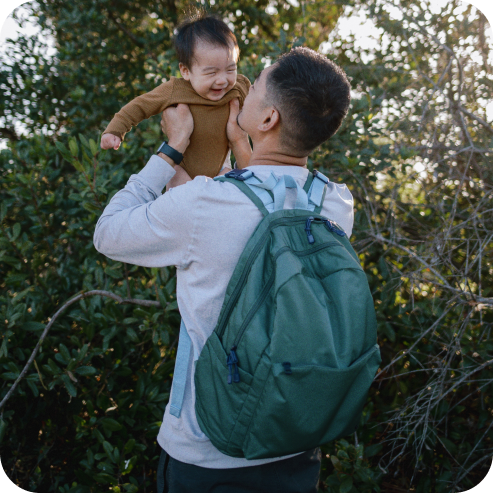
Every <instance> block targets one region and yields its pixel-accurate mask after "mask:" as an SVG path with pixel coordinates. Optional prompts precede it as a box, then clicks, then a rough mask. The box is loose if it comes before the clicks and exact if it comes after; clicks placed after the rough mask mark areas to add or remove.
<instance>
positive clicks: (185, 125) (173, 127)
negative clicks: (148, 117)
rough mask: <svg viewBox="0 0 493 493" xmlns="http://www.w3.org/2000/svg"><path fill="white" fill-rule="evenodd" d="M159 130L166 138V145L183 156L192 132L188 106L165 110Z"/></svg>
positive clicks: (182, 105)
mask: <svg viewBox="0 0 493 493" xmlns="http://www.w3.org/2000/svg"><path fill="white" fill-rule="evenodd" d="M161 130H162V131H163V132H164V133H165V134H166V135H167V136H168V144H169V145H170V146H171V147H172V148H173V149H176V150H177V151H178V152H181V153H182V154H183V153H184V152H185V150H186V148H187V147H188V144H189V143H190V135H192V132H193V116H192V113H191V112H190V109H189V107H188V105H187V104H179V105H178V106H176V107H173V106H170V107H169V108H166V109H165V110H164V111H163V116H162V118H161Z"/></svg>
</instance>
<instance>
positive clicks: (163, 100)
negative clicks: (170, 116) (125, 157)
mask: <svg viewBox="0 0 493 493" xmlns="http://www.w3.org/2000/svg"><path fill="white" fill-rule="evenodd" d="M172 92H173V80H170V81H168V82H165V83H164V84H161V85H160V86H158V87H156V88H155V89H154V90H152V91H151V92H148V93H146V94H142V95H141V96H138V97H137V98H135V99H133V100H132V101H130V103H127V104H126V105H125V106H124V107H123V108H122V109H121V110H120V111H119V112H118V113H116V114H115V116H114V117H113V119H112V120H111V122H110V123H109V125H108V126H107V127H106V129H105V131H104V132H103V138H102V139H101V147H102V148H103V149H110V148H113V149H118V146H117V147H115V145H109V142H110V141H111V142H115V141H114V140H113V139H111V138H110V137H108V135H110V136H111V135H112V136H113V137H115V138H117V139H120V143H121V141H122V140H123V138H124V137H125V134H126V133H127V132H129V131H130V129H131V128H132V127H135V126H137V125H138V124H139V123H140V122H141V121H142V120H146V119H147V118H150V117H151V116H154V115H157V114H159V113H161V112H162V111H163V110H164V109H166V108H167V107H168V106H169V104H170V101H171V94H172ZM103 139H105V145H107V147H103ZM118 145H119V143H118Z"/></svg>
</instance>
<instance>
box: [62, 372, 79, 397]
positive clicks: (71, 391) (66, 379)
mask: <svg viewBox="0 0 493 493" xmlns="http://www.w3.org/2000/svg"><path fill="white" fill-rule="evenodd" d="M62 381H63V383H64V385H65V388H66V389H67V391H68V393H69V394H70V395H71V396H72V397H75V396H76V395H77V389H76V388H75V387H74V384H73V383H72V382H71V381H70V378H69V377H68V375H62Z"/></svg>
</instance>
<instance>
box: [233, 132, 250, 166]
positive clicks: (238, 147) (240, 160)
mask: <svg viewBox="0 0 493 493" xmlns="http://www.w3.org/2000/svg"><path fill="white" fill-rule="evenodd" d="M231 151H232V152H233V154H234V156H235V159H236V167H237V168H238V169H243V168H246V167H247V166H248V164H249V163H250V158H251V156H252V148H251V147H250V142H249V141H248V137H246V138H245V139H242V140H241V141H238V142H232V143H231Z"/></svg>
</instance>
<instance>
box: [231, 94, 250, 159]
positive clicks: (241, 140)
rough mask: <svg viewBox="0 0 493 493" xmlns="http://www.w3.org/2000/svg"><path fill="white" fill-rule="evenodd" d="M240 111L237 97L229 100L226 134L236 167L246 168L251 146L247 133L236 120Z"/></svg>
mask: <svg viewBox="0 0 493 493" xmlns="http://www.w3.org/2000/svg"><path fill="white" fill-rule="evenodd" d="M239 112H240V103H239V101H238V99H237V98H235V99H232V100H231V101H230V102H229V119H228V124H227V126H226V135H227V137H228V140H229V146H230V147H231V150H232V151H233V154H234V156H235V158H236V167H237V168H239V169H242V168H246V167H247V166H248V162H249V161H250V157H251V155H252V148H251V147H250V142H249V141H248V135H247V133H246V132H245V131H243V130H242V129H241V128H240V127H239V125H238V122H237V120H236V118H237V117H238V114H239Z"/></svg>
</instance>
